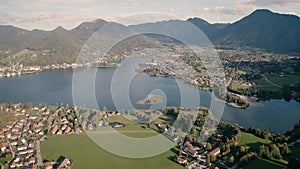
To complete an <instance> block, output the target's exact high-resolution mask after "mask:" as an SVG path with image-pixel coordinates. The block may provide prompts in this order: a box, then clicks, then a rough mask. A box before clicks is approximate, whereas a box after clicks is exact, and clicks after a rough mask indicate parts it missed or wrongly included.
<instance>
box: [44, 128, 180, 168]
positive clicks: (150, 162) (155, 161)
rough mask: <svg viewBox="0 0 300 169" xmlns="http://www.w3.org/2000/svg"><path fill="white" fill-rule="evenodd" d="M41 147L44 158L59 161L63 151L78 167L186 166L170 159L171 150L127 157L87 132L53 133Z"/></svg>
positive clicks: (75, 166) (74, 166)
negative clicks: (115, 152)
mask: <svg viewBox="0 0 300 169" xmlns="http://www.w3.org/2000/svg"><path fill="white" fill-rule="evenodd" d="M41 150H42V158H43V159H47V160H53V161H55V160H56V159H57V158H58V157H59V156H61V155H62V156H66V157H68V158H70V159H72V160H73V164H72V168H74V169H81V168H86V169H94V168H98V169H108V168H114V169H139V168H143V169H157V168H159V169H183V167H182V166H180V165H179V164H177V163H175V162H173V161H171V160H170V158H171V157H173V156H174V155H175V153H174V152H172V151H171V150H169V151H167V152H165V153H163V154H161V155H158V156H155V157H151V158H145V159H130V158H124V157H120V156H117V155H114V154H111V153H109V152H107V151H105V150H103V149H102V148H100V147H98V146H97V145H96V144H95V143H94V142H93V141H92V140H90V139H89V137H88V136H87V135H85V134H79V135H62V136H53V137H50V139H49V140H48V141H46V142H44V143H43V144H42V145H41Z"/></svg>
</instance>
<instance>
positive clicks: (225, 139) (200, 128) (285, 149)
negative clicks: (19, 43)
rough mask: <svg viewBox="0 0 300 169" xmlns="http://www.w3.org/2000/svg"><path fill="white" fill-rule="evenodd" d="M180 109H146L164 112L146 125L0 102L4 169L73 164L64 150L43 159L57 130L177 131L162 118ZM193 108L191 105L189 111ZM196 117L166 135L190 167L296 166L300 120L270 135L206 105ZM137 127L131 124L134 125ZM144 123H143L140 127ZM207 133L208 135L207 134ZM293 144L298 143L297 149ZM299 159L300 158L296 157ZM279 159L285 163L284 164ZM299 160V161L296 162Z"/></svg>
mask: <svg viewBox="0 0 300 169" xmlns="http://www.w3.org/2000/svg"><path fill="white" fill-rule="evenodd" d="M179 110H180V109H178V108H175V107H173V108H172V107H171V108H165V109H164V110H162V111H161V112H160V113H162V114H160V113H158V112H153V113H152V112H151V113H150V112H148V113H147V112H143V111H139V112H138V114H139V115H141V114H144V117H141V116H139V118H143V119H145V118H146V117H147V116H149V115H153V114H155V115H156V114H160V116H159V117H160V118H159V119H158V120H157V121H156V120H155V121H152V122H149V123H146V125H145V124H133V123H128V122H126V120H124V119H122V118H124V117H123V113H125V114H126V113H127V114H128V113H129V114H130V113H131V114H133V112H130V111H129V112H115V111H108V110H107V109H106V108H103V110H90V109H86V108H74V107H70V106H61V107H54V106H47V105H44V104H40V105H38V106H34V105H32V104H31V103H27V104H5V103H4V104H1V106H0V112H1V115H3V118H2V119H1V123H0V124H1V129H0V139H1V143H0V145H1V147H0V149H1V157H0V163H1V167H2V168H39V167H44V168H46V169H52V168H59V169H61V168H71V167H72V163H73V162H74V160H75V159H72V157H65V156H64V154H61V156H60V157H59V159H57V160H56V161H51V160H45V159H43V158H42V155H43V152H42V151H41V147H40V146H41V144H43V143H44V142H47V141H48V140H51V138H52V137H53V136H55V135H58V136H59V135H61V136H63V135H80V134H83V133H84V131H85V130H87V131H94V130H97V128H99V127H102V126H108V125H110V126H111V127H113V128H115V129H116V130H117V131H118V130H120V131H121V132H122V131H123V132H124V130H126V128H127V125H129V126H130V127H131V129H134V130H138V131H137V132H141V133H143V131H144V130H145V129H142V128H145V127H146V128H148V130H149V131H150V130H151V131H152V132H153V133H155V131H157V132H158V133H157V134H159V133H163V134H166V136H167V135H168V132H169V131H172V132H174V130H176V129H173V127H172V126H171V125H172V123H173V122H172V121H163V120H162V119H166V117H169V119H174V118H176V117H177V116H178V112H179ZM186 111H189V110H186ZM197 112H198V114H197V118H196V120H195V122H194V125H193V126H192V128H191V130H190V132H189V133H187V134H186V135H184V136H182V135H181V137H180V138H179V137H178V136H177V137H168V136H167V137H168V138H170V139H172V141H175V142H176V143H177V146H176V147H174V148H173V149H174V152H176V153H175V154H174V155H173V156H171V157H170V159H172V161H174V162H175V163H178V164H180V165H182V166H185V167H187V168H189V169H201V168H213V169H217V168H224V169H225V168H226V169H229V168H230V169H235V168H240V167H243V166H247V165H248V163H251V161H255V160H262V159H266V160H272V161H274V160H275V162H277V163H279V162H282V161H286V160H288V161H286V162H287V163H284V166H289V168H291V167H290V165H296V166H297V161H295V160H297V159H295V158H294V157H290V155H291V154H292V153H294V152H293V151H295V150H296V149H298V148H300V135H299V130H300V123H299V124H296V125H295V127H294V129H292V130H291V131H289V132H287V133H285V134H272V133H270V132H268V131H267V130H261V129H255V128H249V129H244V128H243V127H241V126H239V125H237V124H225V123H217V121H215V120H214V119H213V118H210V116H211V113H210V112H209V110H208V109H207V108H203V107H202V108H199V111H197ZM135 125H136V127H134V128H133V126H135ZM214 125H217V130H216V131H215V132H214V133H213V134H210V129H211V126H214ZM141 126H144V127H141ZM205 136H208V137H207V140H204V139H203V137H205ZM248 137H251V139H254V140H253V141H254V142H253V143H255V142H256V141H257V140H259V142H261V143H256V144H257V145H256V144H255V146H254V147H253V146H248V145H247V144H244V143H243V142H247V141H249V142H251V140H245V138H246V139H248ZM293 147H294V148H293ZM293 160H294V161H293ZM298 160H299V159H298ZM280 164H281V163H280ZM299 164H300V162H299V161H298V165H299Z"/></svg>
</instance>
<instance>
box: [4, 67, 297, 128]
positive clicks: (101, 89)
mask: <svg viewBox="0 0 300 169" xmlns="http://www.w3.org/2000/svg"><path fill="white" fill-rule="evenodd" d="M91 69H93V68H91ZM114 71H115V68H101V69H98V70H97V74H96V80H95V86H96V87H95V91H96V98H97V102H98V105H99V107H100V108H102V107H103V106H106V107H107V108H108V109H110V110H114V109H115V105H114V103H113V101H112V95H111V92H110V91H111V80H112V76H113V73H114ZM81 73H87V72H85V71H83V72H81ZM72 77H73V70H71V69H64V70H47V71H43V72H40V73H38V74H31V75H24V76H17V77H9V78H1V79H0V93H1V94H0V102H14V103H19V102H21V103H25V102H33V103H35V104H38V103H46V104H49V105H61V104H62V103H64V104H70V105H72V104H73V100H72ZM121 78H124V79H126V78H127V77H126V76H122V77H121ZM118 85H120V86H122V85H123V84H122V83H120V84H117V85H116V87H118ZM188 87H191V86H188ZM191 88H192V87H191ZM154 89H160V90H161V91H163V92H164V94H165V97H166V98H167V101H166V103H164V104H166V105H167V106H178V105H180V102H181V100H180V92H179V88H178V85H177V82H176V81H175V80H174V79H172V78H167V77H151V76H149V75H147V74H145V73H139V74H138V75H136V76H135V77H134V78H133V80H132V82H131V84H130V87H129V95H130V100H131V102H132V104H133V105H134V106H135V107H136V108H145V106H146V108H147V106H149V105H137V104H136V102H137V101H138V100H141V99H143V98H145V96H147V95H148V94H149V93H150V92H151V91H153V90H154ZM192 90H194V91H195V92H200V104H201V105H204V106H209V105H210V102H211V93H210V92H208V91H205V90H198V89H195V88H193V89H192ZM299 119H300V104H299V103H297V102H295V101H290V102H286V101H284V100H271V101H262V102H252V103H251V105H250V107H249V108H247V109H246V110H244V109H238V108H234V107H230V106H228V105H225V109H224V113H223V116H222V121H224V122H230V123H238V124H240V125H242V126H244V127H245V128H248V127H250V126H254V127H258V128H262V129H268V130H270V131H271V132H274V133H283V132H285V131H286V130H289V129H291V128H292V127H293V125H294V124H295V123H296V122H298V120H299Z"/></svg>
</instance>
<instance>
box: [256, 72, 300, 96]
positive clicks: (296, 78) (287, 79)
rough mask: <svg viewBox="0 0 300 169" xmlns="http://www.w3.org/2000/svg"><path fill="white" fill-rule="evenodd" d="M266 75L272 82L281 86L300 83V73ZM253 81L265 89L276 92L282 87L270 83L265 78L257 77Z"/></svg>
mask: <svg viewBox="0 0 300 169" xmlns="http://www.w3.org/2000/svg"><path fill="white" fill-rule="evenodd" d="M266 77H267V79H268V80H269V81H271V82H272V83H274V84H277V85H280V86H284V85H293V84H297V83H300V74H289V75H284V76H283V77H280V76H266ZM253 82H255V83H257V84H258V85H259V86H260V88H261V89H264V90H268V91H274V92H276V91H278V90H280V89H281V88H280V87H277V86H273V85H272V84H269V83H268V82H267V81H265V79H264V78H261V79H255V80H253Z"/></svg>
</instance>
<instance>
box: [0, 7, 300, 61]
mask: <svg viewBox="0 0 300 169" xmlns="http://www.w3.org/2000/svg"><path fill="white" fill-rule="evenodd" d="M187 21H189V22H191V23H192V24H194V25H195V26H196V27H198V28H199V29H200V30H202V31H203V32H204V33H205V34H206V35H207V37H208V38H209V39H210V40H211V42H212V43H213V44H214V45H215V46H222V47H234V48H236V47H255V48H262V49H266V50H269V51H272V52H280V53H300V18H299V17H298V16H295V15H286V14H277V13H273V12H271V11H269V10H256V11H254V12H253V13H251V14H250V15H249V16H246V17H244V18H242V19H241V20H239V21H237V22H235V23H232V24H210V23H208V22H206V21H204V20H202V19H200V18H190V19H188V20H187ZM172 22H180V21H174V20H170V21H162V22H156V23H146V24H140V25H133V26H129V28H133V29H141V28H143V29H144V28H149V27H152V28H153V29H166V26H168V25H170V24H171V23H172ZM107 23H108V22H106V21H104V20H101V19H98V20H95V21H93V22H84V23H82V24H80V25H79V26H77V27H76V28H74V29H72V30H66V29H64V28H62V27H58V28H56V29H55V30H53V31H42V30H32V31H28V30H24V29H20V28H16V27H13V26H1V25H0V51H1V52H0V57H7V56H11V55H13V54H15V53H17V52H19V51H21V50H24V49H29V50H34V51H48V52H47V54H45V56H44V57H47V58H52V57H54V58H56V59H54V60H57V59H58V60H59V62H64V61H66V59H67V60H68V62H72V61H73V59H68V57H71V58H73V57H76V55H78V53H79V52H80V49H81V47H82V46H83V44H84V43H85V42H86V41H87V40H88V39H89V37H90V36H91V35H93V34H94V33H95V32H96V31H97V30H98V29H99V28H101V27H103V26H104V25H105V24H107ZM152 38H153V37H152ZM39 57H40V56H39ZM44 59H45V58H44Z"/></svg>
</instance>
